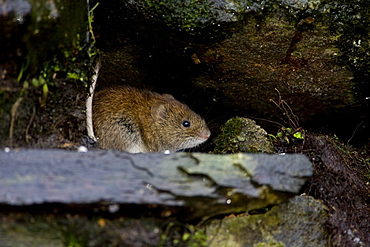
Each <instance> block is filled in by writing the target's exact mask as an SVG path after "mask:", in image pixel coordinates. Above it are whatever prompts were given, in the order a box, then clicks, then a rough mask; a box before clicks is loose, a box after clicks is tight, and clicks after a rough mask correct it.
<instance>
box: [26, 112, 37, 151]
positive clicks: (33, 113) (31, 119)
mask: <svg viewBox="0 0 370 247" xmlns="http://www.w3.org/2000/svg"><path fill="white" fill-rule="evenodd" d="M35 115H36V107H35V106H34V107H33V111H32V116H31V118H30V121H29V123H28V125H27V128H26V131H25V139H26V143H27V144H28V141H29V139H31V137H30V136H29V135H28V131H29V130H30V128H31V125H32V122H33V119H34V118H35Z"/></svg>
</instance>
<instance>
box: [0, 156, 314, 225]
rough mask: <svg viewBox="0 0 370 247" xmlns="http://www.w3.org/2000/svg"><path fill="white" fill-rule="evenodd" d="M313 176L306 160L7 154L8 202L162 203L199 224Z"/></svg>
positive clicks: (272, 199) (1, 186) (290, 190)
mask: <svg viewBox="0 0 370 247" xmlns="http://www.w3.org/2000/svg"><path fill="white" fill-rule="evenodd" d="M312 172H313V170H312V165H311V163H310V162H309V160H308V159H307V157H305V156H303V155H285V156H281V155H267V154H234V155H210V154H201V153H175V154H170V155H165V154H136V155H133V154H127V153H123V152H118V151H94V152H91V151H90V152H87V153H78V152H73V151H64V150H14V151H11V152H9V153H6V152H0V203H4V204H8V205H21V206H25V205H32V204H37V203H38V204H42V203H63V204H72V203H73V204H93V203H99V202H102V201H103V202H107V203H110V204H121V205H129V204H141V205H150V204H156V205H159V206H182V207H183V208H184V209H186V211H189V212H188V213H189V215H188V216H187V217H190V218H196V217H203V216H205V215H217V214H224V213H232V212H235V211H248V210H251V209H256V208H261V207H265V206H267V205H274V204H277V203H281V202H284V201H286V200H288V199H289V198H290V197H292V196H293V195H294V194H296V193H298V191H299V189H300V188H301V186H302V185H303V184H304V183H305V181H306V179H308V178H309V177H310V176H311V175H312ZM121 208H122V207H121Z"/></svg>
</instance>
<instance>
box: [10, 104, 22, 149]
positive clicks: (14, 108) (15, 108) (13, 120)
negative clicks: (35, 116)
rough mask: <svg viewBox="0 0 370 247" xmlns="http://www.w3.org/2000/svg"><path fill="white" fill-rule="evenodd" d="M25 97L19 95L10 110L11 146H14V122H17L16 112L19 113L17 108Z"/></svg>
mask: <svg viewBox="0 0 370 247" xmlns="http://www.w3.org/2000/svg"><path fill="white" fill-rule="evenodd" d="M22 100H23V98H22V97H19V98H18V99H17V101H16V102H15V103H14V105H13V106H12V109H11V110H10V117H11V119H10V127H9V146H10V147H13V130H14V122H15V114H16V113H17V109H18V107H19V105H20V104H21V102H22Z"/></svg>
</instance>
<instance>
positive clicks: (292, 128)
mask: <svg viewBox="0 0 370 247" xmlns="http://www.w3.org/2000/svg"><path fill="white" fill-rule="evenodd" d="M275 90H276V91H277V93H278V95H279V100H278V101H277V102H276V101H274V100H272V99H271V100H270V101H271V102H272V103H274V104H275V106H276V114H277V115H278V116H279V114H282V115H281V117H280V119H281V120H282V121H283V122H284V123H285V124H286V125H288V126H289V127H285V126H283V125H282V127H281V128H280V129H279V130H278V132H277V134H276V135H272V134H269V135H268V136H269V138H270V141H271V142H272V143H273V144H274V146H275V147H277V149H278V151H279V152H289V151H294V150H292V149H296V148H295V146H296V145H301V144H302V143H303V142H304V139H305V136H306V134H305V130H304V129H303V128H301V127H300V126H299V118H298V117H297V116H296V115H295V114H294V113H293V110H292V108H291V107H290V106H289V105H288V103H287V102H286V101H284V100H283V99H282V98H281V95H280V92H279V91H278V90H277V89H275Z"/></svg>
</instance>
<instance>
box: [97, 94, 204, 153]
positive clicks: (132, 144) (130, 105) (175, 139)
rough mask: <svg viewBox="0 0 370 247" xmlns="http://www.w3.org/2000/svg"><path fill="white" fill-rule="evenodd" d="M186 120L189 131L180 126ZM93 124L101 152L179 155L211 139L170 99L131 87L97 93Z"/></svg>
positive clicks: (198, 119) (195, 118)
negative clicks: (107, 149)
mask: <svg viewBox="0 0 370 247" xmlns="http://www.w3.org/2000/svg"><path fill="white" fill-rule="evenodd" d="M185 120H187V121H189V122H190V124H191V126H190V127H184V126H183V125H182V124H183V121H185ZM93 121H94V130H95V134H96V136H97V138H98V141H99V143H100V145H101V147H102V148H109V149H121V150H125V151H127V152H131V153H137V152H141V153H147V152H162V151H165V150H170V151H178V150H182V149H185V148H191V147H194V146H197V145H199V144H200V143H203V142H205V141H206V140H207V139H208V137H209V136H210V131H209V129H208V127H207V125H206V123H205V122H204V120H203V119H202V118H201V117H200V116H199V115H197V114H196V113H194V112H193V111H192V110H190V109H189V107H187V106H186V105H184V104H182V103H180V102H179V101H177V100H176V99H174V98H173V97H172V96H171V95H169V94H163V95H161V94H158V93H154V92H150V91H145V90H139V89H135V88H132V87H116V88H110V89H106V90H103V91H100V92H97V93H96V94H95V96H94V102H93Z"/></svg>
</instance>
